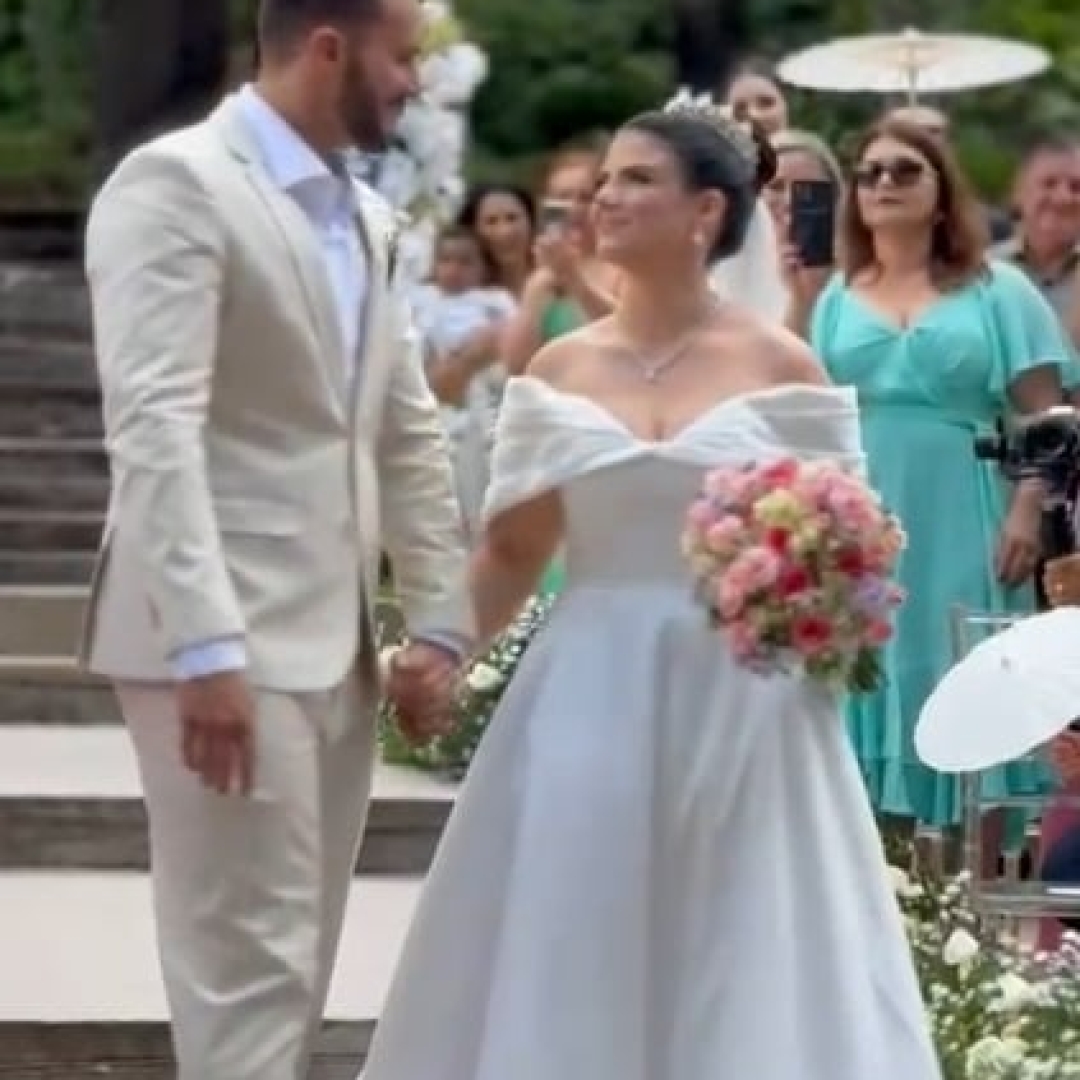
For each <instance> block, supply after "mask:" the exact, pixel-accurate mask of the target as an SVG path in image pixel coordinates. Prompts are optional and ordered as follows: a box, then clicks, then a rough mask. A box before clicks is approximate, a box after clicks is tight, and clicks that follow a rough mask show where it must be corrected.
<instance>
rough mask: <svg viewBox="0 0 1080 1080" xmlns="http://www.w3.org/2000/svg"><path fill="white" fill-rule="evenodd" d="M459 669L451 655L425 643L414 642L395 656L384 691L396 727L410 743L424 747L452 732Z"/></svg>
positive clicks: (455, 659) (455, 658)
mask: <svg viewBox="0 0 1080 1080" xmlns="http://www.w3.org/2000/svg"><path fill="white" fill-rule="evenodd" d="M459 668H460V660H459V658H458V657H457V656H455V655H454V654H453V653H452V652H450V651H449V650H448V649H444V648H442V647H440V646H438V645H429V644H427V643H425V642H420V641H418V642H413V643H412V644H410V645H406V646H404V647H403V648H401V649H399V650H398V651H397V653H395V654H394V658H393V660H392V661H391V663H390V677H389V681H388V683H387V688H386V689H387V694H388V695H389V697H390V699H391V700H392V701H393V703H394V707H395V709H396V710H397V721H398V727H400V728H401V731H402V734H403V735H404V736H405V737H406V738H407V739H408V740H409V741H410V742H412V743H417V744H422V743H426V742H429V741H430V740H431V739H434V738H436V737H437V736H439V735H446V734H448V733H449V732H450V731H452V730H453V728H454V723H455V721H454V716H453V699H454V692H455V690H456V688H457V679H458V671H459Z"/></svg>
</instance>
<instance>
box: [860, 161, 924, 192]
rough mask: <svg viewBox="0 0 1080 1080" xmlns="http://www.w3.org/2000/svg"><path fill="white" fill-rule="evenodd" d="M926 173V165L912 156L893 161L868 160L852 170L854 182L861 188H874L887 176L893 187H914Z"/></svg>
mask: <svg viewBox="0 0 1080 1080" xmlns="http://www.w3.org/2000/svg"><path fill="white" fill-rule="evenodd" d="M925 173H926V166H925V165H924V164H923V163H922V162H921V161H916V160H915V159H914V158H896V159H894V160H893V161H868V162H867V163H866V164H865V165H860V166H859V167H858V168H857V169H856V170H855V172H854V174H853V175H854V177H855V183H856V184H857V185H858V186H859V187H861V188H876V187H879V186H880V184H881V182H882V181H883V180H884V179H885V178H886V177H888V178H889V182H890V183H891V184H892V185H893V186H894V187H901V188H909V187H914V186H915V185H916V184H917V183H918V182H919V181H920V180H921V179H922V178H923V176H924V174H925Z"/></svg>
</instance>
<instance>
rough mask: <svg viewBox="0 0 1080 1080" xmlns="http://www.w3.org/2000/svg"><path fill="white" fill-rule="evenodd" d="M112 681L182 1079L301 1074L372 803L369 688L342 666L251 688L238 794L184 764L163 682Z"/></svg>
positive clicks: (280, 1078)
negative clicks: (252, 733) (318, 688)
mask: <svg viewBox="0 0 1080 1080" xmlns="http://www.w3.org/2000/svg"><path fill="white" fill-rule="evenodd" d="M116 690H117V696H118V698H119V701H120V706H121V709H122V711H123V714H124V719H125V721H126V723H127V726H128V729H129V731H130V733H131V737H132V739H133V741H134V744H135V750H136V754H137V757H138V762H139V769H140V772H141V776H142V784H143V789H144V792H145V797H146V805H147V810H148V814H149V819H150V848H151V878H152V885H153V894H154V908H155V916H156V920H157V930H158V943H159V949H160V954H161V962H162V968H163V975H164V980H165V988H166V993H167V995H168V1001H169V1006H170V1010H171V1013H172V1017H173V1038H174V1043H175V1048H176V1055H177V1059H178V1063H179V1076H178V1080H304V1078H305V1077H306V1075H307V1070H308V1066H309V1062H310V1058H311V1055H312V1052H313V1049H314V1041H315V1037H316V1035H317V1033H318V1029H319V1025H320V1023H321V1020H322V1014H323V1009H324V1007H325V1003H326V998H327V994H328V991H329V986H330V976H331V973H332V970H333V964H334V957H335V954H336V952H337V946H338V941H339V938H340V935H341V926H342V920H343V917H344V912H345V905H346V901H347V899H348V892H349V886H350V883H351V880H352V876H353V867H354V864H355V860H356V855H357V851H358V848H359V844H360V839H361V836H362V833H363V828H364V823H365V818H366V815H367V807H368V801H369V797H370V793H371V780H372V768H373V755H374V746H375V707H374V703H373V702H371V701H365V700H364V698H365V695H364V692H363V689H362V686H361V684H360V681H359V680H358V679H351V678H350V679H349V680H348V682H347V683H345V684H343V685H341V686H339V687H338V688H336V689H334V690H332V691H328V692H326V693H314V694H297V695H290V694H281V693H268V692H258V693H257V695H256V701H257V721H256V755H257V758H256V769H255V783H254V787H253V791H252V793H251V794H250V796H248V797H246V798H245V797H239V796H220V795H216V794H214V793H213V792H211V791H210V790H208V789H207V788H205V787H204V786H203V785H202V783H201V782H200V780H199V779H198V777H196V776H195V774H193V773H192V772H190V771H188V770H187V769H186V768H185V767H184V765H183V763H182V761H181V757H180V724H179V718H178V713H177V707H176V699H175V696H174V693H173V691H172V689H171V688H169V687H166V686H150V685H146V684H134V683H121V684H118V685H117V687H116ZM368 696H370V695H368Z"/></svg>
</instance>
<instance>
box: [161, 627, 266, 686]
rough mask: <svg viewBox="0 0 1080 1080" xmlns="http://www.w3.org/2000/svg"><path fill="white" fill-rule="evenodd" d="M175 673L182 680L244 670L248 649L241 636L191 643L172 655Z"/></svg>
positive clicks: (171, 661)
mask: <svg viewBox="0 0 1080 1080" xmlns="http://www.w3.org/2000/svg"><path fill="white" fill-rule="evenodd" d="M170 663H171V665H172V669H173V675H174V676H175V678H176V679H178V680H179V681H181V682H185V681H187V680H188V679H201V678H204V677H205V676H207V675H218V674H220V673H221V672H224V671H242V670H243V669H244V668H246V667H247V650H246V649H245V648H244V642H243V639H241V638H219V639H218V640H216V641H206V642H201V643H200V644H198V645H189V646H187V648H184V649H181V650H180V651H179V652H178V653H176V654H175V655H173V656H172V657H170Z"/></svg>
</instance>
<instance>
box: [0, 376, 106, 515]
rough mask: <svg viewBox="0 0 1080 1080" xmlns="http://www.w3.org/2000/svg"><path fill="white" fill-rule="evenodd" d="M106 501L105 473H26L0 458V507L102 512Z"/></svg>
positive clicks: (53, 470)
mask: <svg viewBox="0 0 1080 1080" xmlns="http://www.w3.org/2000/svg"><path fill="white" fill-rule="evenodd" d="M2 392H3V391H2V390H0V393H2ZM108 504H109V477H108V476H107V475H101V474H99V473H97V474H92V475H85V474H83V475H79V474H74V475H72V474H70V473H67V472H64V471H63V470H61V469H56V468H53V469H52V470H51V472H47V473H45V474H44V475H42V474H41V473H40V472H35V473H27V472H24V471H23V470H22V469H21V468H19V467H16V466H15V465H14V464H13V463H9V462H8V461H5V460H3V459H0V506H3V507H5V508H6V509H9V510H16V509H23V508H28V509H55V510H61V509H62V510H97V511H99V512H102V513H103V512H104V511H105V508H106V506H108Z"/></svg>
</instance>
